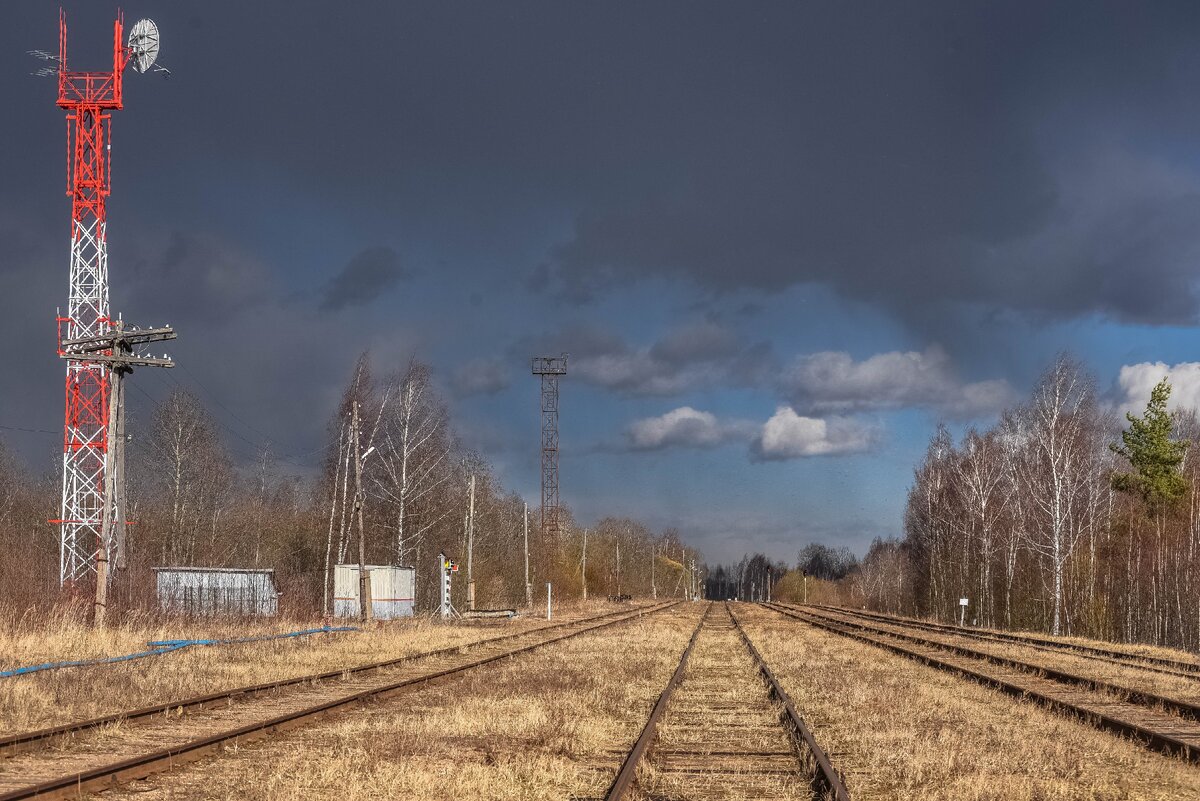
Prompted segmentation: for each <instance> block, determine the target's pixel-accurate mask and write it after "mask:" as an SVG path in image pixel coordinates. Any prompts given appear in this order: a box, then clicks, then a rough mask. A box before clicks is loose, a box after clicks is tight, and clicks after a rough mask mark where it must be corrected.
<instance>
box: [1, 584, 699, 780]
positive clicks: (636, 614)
mask: <svg viewBox="0 0 1200 801" xmlns="http://www.w3.org/2000/svg"><path fill="white" fill-rule="evenodd" d="M680 603H682V602H681V601H673V602H668V603H663V604H658V605H653V606H647V607H641V608H639V609H637V610H634V611H623V612H618V613H608V614H605V615H598V616H596V617H594V618H584V619H583V620H576V621H572V622H568V623H564V624H562V626H571V625H580V624H586V623H591V624H592V625H588V626H586V627H585V628H581V629H579V630H578V631H570V632H567V633H563V634H558V635H556V636H553V637H549V638H547V639H543V640H540V641H538V642H535V643H532V644H530V645H523V646H519V647H516V648H513V649H510V650H508V651H504V652H501V653H499V654H493V655H491V656H487V657H484V658H482V659H477V660H474V661H471V662H468V663H466V664H462V665H457V666H454V667H451V668H446V669H443V670H438V671H435V672H432V673H427V674H424V675H420V676H416V677H412V678H408V679H403V680H401V681H396V682H392V683H389V684H385V685H381V686H379V687H373V688H370V689H367V690H362V691H359V692H355V693H351V694H349V695H345V696H341V697H338V698H335V699H333V700H330V701H325V702H323V703H320V704H317V705H314V706H310V707H306V708H304V709H300V710H298V711H294V712H290V713H288V714H284V715H279V716H277V717H273V718H270V719H268V720H262V721H256V722H254V723H251V724H247V725H244V726H240V727H237V728H234V729H229V730H226V731H223V732H219V733H217V734H214V735H211V736H207V737H202V738H199V739H196V740H191V741H189V742H185V743H182V744H180V745H177V746H173V747H170V748H163V749H159V750H156V751H152V752H148V753H144V754H140V755H138V756H136V757H133V758H130V759H126V760H121V761H117V762H113V763H110V764H107V765H102V766H99V767H96V768H93V769H90V770H85V771H80V772H76V773H70V774H65V775H62V776H59V777H57V778H54V779H51V780H47V781H42V782H38V783H37V784H32V785H28V786H26V787H21V788H19V789H16V790H12V791H9V792H6V793H2V794H0V801H17V800H18V799H28V798H38V799H52V798H59V799H66V798H78V797H79V796H81V795H82V794H84V793H86V792H96V791H101V790H104V789H108V788H111V787H114V786H117V785H120V784H124V783H126V782H129V781H132V780H134V779H140V778H145V777H146V776H149V775H152V774H154V773H158V772H161V771H164V770H168V769H170V768H173V767H177V766H179V765H181V764H183V763H186V762H191V761H194V760H196V759H200V758H201V757H203V756H206V755H208V754H211V753H213V752H215V751H217V750H219V749H220V748H222V747H224V746H226V745H231V744H235V743H237V744H241V743H246V742H251V741H254V740H257V739H261V738H263V737H266V736H268V735H270V734H276V733H279V732H283V731H288V730H291V729H294V728H297V727H299V726H302V725H304V724H306V723H310V722H313V721H315V720H317V719H320V718H322V717H325V716H327V715H329V714H330V713H333V712H336V711H339V710H341V709H344V708H346V707H349V706H351V705H354V704H357V703H360V702H362V701H365V700H367V699H383V698H387V697H390V696H392V695H394V694H396V693H400V692H404V691H407V690H412V689H414V688H417V687H423V686H425V685H430V684H433V683H435V682H437V681H440V680H443V679H447V678H452V677H454V676H457V675H459V674H462V673H465V672H467V671H469V670H472V669H474V668H478V667H483V666H485V665H489V664H492V663H495V662H499V661H501V660H504V659H509V658H511V657H514V656H518V655H520V654H525V653H528V652H530V651H534V650H537V649H539V648H544V647H546V646H548V645H552V644H554V643H557V642H562V641H563V640H567V639H570V638H572V637H578V636H580V635H583V634H587V633H589V632H593V631H597V630H599V629H604V628H608V627H610V626H615V625H618V624H621V623H625V622H628V621H630V620H634V619H637V618H640V617H642V616H644V615H647V614H653V613H655V612H660V611H662V610H664V609H669V608H671V607H674V606H677V605H678V604H680ZM614 615H623V616H621V617H616V618H615V619H611V620H604V622H601V623H596V622H595V621H596V620H600V619H604V618H612V617H614ZM558 628H560V626H544V627H540V628H538V629H534V630H532V631H528V632H522V634H525V635H528V634H537V633H541V632H545V631H547V630H548V629H558ZM507 638H508V637H507V636H506V637H503V638H492V639H491V641H492V642H495V641H496V640H498V639H507ZM462 647H466V646H462ZM460 649H461V647H460V648H454V649H449V650H450V651H455V650H460Z"/></svg>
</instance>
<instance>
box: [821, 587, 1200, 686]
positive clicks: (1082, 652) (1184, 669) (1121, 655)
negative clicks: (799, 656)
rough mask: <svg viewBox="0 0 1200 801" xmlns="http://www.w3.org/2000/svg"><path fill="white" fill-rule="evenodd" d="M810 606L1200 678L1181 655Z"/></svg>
mask: <svg viewBox="0 0 1200 801" xmlns="http://www.w3.org/2000/svg"><path fill="white" fill-rule="evenodd" d="M809 606H810V607H812V608H813V609H822V610H825V611H828V612H837V613H839V614H844V615H853V616H854V617H860V618H866V619H868V620H876V621H879V622H881V623H893V624H896V625H903V626H913V627H915V628H922V629H926V630H928V631H939V632H943V633H946V634H954V635H958V636H962V637H972V638H974V639H979V640H991V641H995V642H1010V643H1013V644H1016V645H1023V646H1026V647H1028V648H1034V649H1036V650H1039V651H1057V652H1064V653H1069V654H1070V655H1072V656H1077V657H1079V658H1081V659H1094V660H1096V661H1099V662H1108V663H1111V664H1114V665H1122V666H1124V667H1132V668H1137V669H1138V670H1147V671H1150V672H1153V673H1162V674H1165V675H1167V676H1182V677H1184V678H1189V679H1198V680H1200V663H1196V662H1186V661H1184V660H1181V659H1170V658H1168V657H1163V656H1151V655H1149V654H1134V653H1130V652H1128V651H1118V650H1115V649H1109V648H1099V647H1096V646H1092V645H1083V644H1082V643H1071V642H1063V641H1061V640H1053V639H1050V638H1048V637H1037V636H1034V635H1029V634H1014V633H1011V632H1005V631H997V630H995V629H976V628H971V627H970V626H954V625H950V624H947V623H934V622H932V621H928V620H917V619H916V618H911V617H904V616H902V615H888V614H883V613H881V612H867V611H865V610H860V609H850V608H848V607H842V606H829V605H826V604H809Z"/></svg>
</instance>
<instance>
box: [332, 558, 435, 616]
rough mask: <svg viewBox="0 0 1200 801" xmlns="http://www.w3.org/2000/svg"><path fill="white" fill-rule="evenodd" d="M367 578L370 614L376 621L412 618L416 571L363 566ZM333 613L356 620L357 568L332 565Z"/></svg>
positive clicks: (400, 567) (403, 568) (409, 568)
mask: <svg viewBox="0 0 1200 801" xmlns="http://www.w3.org/2000/svg"><path fill="white" fill-rule="evenodd" d="M366 569H367V575H369V576H370V577H371V614H372V615H374V616H375V617H376V618H377V619H379V620H392V619H393V618H397V617H412V613H413V603H414V601H415V599H416V595H417V593H416V589H417V571H416V568H412V567H402V566H400V565H367V566H366ZM333 614H334V616H335V617H358V565H335V566H334V569H333Z"/></svg>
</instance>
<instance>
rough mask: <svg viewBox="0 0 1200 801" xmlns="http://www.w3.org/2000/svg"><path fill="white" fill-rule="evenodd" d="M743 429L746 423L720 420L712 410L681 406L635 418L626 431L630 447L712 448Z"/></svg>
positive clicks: (738, 433)
mask: <svg viewBox="0 0 1200 801" xmlns="http://www.w3.org/2000/svg"><path fill="white" fill-rule="evenodd" d="M746 432H747V426H746V424H745V423H741V422H722V421H720V420H718V419H717V417H716V415H714V414H712V413H711V412H702V411H700V410H698V409H693V408H692V407H691V406H681V407H679V408H678V409H672V410H671V411H669V412H667V413H666V414H663V415H660V416H658V417H646V418H643V419H641V420H636V421H634V422H633V423H632V424H631V425H630V426H629V428H628V430H626V432H625V434H626V437H627V438H628V440H629V447H630V448H632V449H633V450H639V451H650V450H659V449H662V448H671V447H677V448H712V447H715V446H717V445H720V444H722V443H724V442H727V441H729V440H731V439H737V438H739V437H742V436H744V435H745V434H746Z"/></svg>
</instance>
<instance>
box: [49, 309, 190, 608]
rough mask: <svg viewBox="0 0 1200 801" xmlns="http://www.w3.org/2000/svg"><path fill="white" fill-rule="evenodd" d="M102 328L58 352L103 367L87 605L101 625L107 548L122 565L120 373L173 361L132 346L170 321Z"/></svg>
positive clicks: (166, 331)
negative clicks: (96, 521) (100, 473)
mask: <svg viewBox="0 0 1200 801" xmlns="http://www.w3.org/2000/svg"><path fill="white" fill-rule="evenodd" d="M111 325H112V327H111V328H110V329H109V331H108V333H105V334H99V335H97V336H89V337H80V338H78V339H68V340H64V341H63V343H62V351H61V352H60V353H59V356H60V357H61V358H63V359H70V360H72V361H75V362H79V361H82V360H81V358H80V357H81V356H86V361H87V362H88V363H92V364H97V365H105V366H107V368H108V383H109V396H108V410H107V418H108V428H107V435H106V439H107V446H108V447H107V448H106V450H105V454H104V502H103V506H102V513H101V517H100V544H99V549H98V551H97V553H96V598H95V601H94V603H93V606H92V621H93V623H94V625H96V626H103V625H104V621H105V618H106V617H107V615H108V584H109V582H110V581H111V574H110V572H109V569H108V560H109V554H110V552H112V551H114V550H115V552H116V556H117V568H118V569H119V570H123V569H124V568H125V439H126V437H125V376H127V375H129V374H130V373H132V372H133V368H134V367H174V366H175V362H173V361H171V359H169V358H167V357H166V356H165V355H164V356H163V357H162V358H161V359H160V358H154V357H150V356H140V355H136V354H135V353H134V349H135V348H138V347H143V346H145V345H147V344H149V343H151V342H164V341H166V340H169V339H175V331H174V329H172V328H171V327H170V326H163V327H162V328H144V329H140V330H139V329H136V328H135V329H131V330H128V331H126V330H125V322H124V321H123V320H117V321H116V322H114V323H112V324H111Z"/></svg>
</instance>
